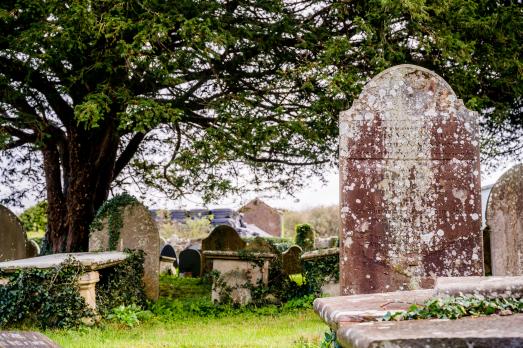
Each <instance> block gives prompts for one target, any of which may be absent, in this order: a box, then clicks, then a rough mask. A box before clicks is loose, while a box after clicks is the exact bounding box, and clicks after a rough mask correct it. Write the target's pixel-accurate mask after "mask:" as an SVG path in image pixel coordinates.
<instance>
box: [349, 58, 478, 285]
mask: <svg viewBox="0 0 523 348" xmlns="http://www.w3.org/2000/svg"><path fill="white" fill-rule="evenodd" d="M478 127H479V126H478V118H477V114H476V113H475V112H472V111H469V110H468V109H466V108H465V106H464V105H463V102H462V101H461V100H459V99H458V98H457V97H456V95H455V94H454V92H453V91H452V88H451V87H450V86H449V85H448V84H447V83H446V82H445V81H444V80H443V79H442V78H441V77H440V76H438V75H436V74H435V73H433V72H431V71H429V70H427V69H424V68H421V67H417V66H412V65H399V66H396V67H393V68H390V69H388V70H386V71H384V72H382V73H380V74H379V75H377V76H376V77H375V78H373V79H372V80H371V81H370V82H369V83H368V84H367V85H366V86H365V87H364V89H363V91H362V93H361V94H360V97H359V98H358V100H356V101H355V102H354V104H353V105H352V107H351V108H350V110H348V111H345V112H342V113H341V115H340V200H341V202H340V210H341V220H342V230H341V235H340V246H341V248H340V249H341V250H340V281H341V289H342V294H360V293H374V292H387V291H395V290H409V289H410V290H413V289H419V288H427V287H431V286H432V285H433V283H434V278H435V277H436V276H447V277H448V276H472V275H482V274H483V250H482V240H481V234H480V225H481V202H480V199H481V197H480V175H479V141H478Z"/></svg>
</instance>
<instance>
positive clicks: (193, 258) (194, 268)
mask: <svg viewBox="0 0 523 348" xmlns="http://www.w3.org/2000/svg"><path fill="white" fill-rule="evenodd" d="M178 266H179V270H180V274H184V275H190V276H192V277H199V276H201V274H202V255H201V253H200V251H199V250H197V249H195V248H191V247H189V248H187V249H185V250H183V251H182V252H180V257H179V264H178Z"/></svg>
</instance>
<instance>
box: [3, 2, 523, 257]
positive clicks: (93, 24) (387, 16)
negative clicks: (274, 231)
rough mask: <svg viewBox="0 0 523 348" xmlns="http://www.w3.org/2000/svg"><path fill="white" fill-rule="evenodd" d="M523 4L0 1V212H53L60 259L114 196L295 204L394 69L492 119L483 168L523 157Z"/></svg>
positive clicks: (80, 244) (79, 244) (78, 244)
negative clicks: (253, 191) (418, 68)
mask: <svg viewBox="0 0 523 348" xmlns="http://www.w3.org/2000/svg"><path fill="white" fill-rule="evenodd" d="M520 5H521V4H520V2H518V1H488V0H480V1H472V0H445V1H423V0H402V1H392V0H370V1H363V0H361V1H349V2H347V1H343V2H341V1H335V0H327V1H316V0H299V1H298V0H296V1H295V0H289V1H282V0H264V1H254V0H250V1H249V0H221V1H217V0H199V1H192V0H180V1H158V0H143V1H133V0H128V1H120V0H118V1H116V0H103V1H89V0H71V1H69V0H66V1H64V0H60V1H58V0H46V1H37V0H5V1H2V3H1V4H0V30H2V33H3V35H2V36H1V37H0V147H1V148H2V149H3V151H2V165H1V170H2V173H1V174H2V175H1V176H0V179H1V180H2V183H3V184H4V186H5V187H7V188H10V194H9V196H6V197H3V198H4V199H3V201H6V200H9V199H11V202H19V199H20V198H21V197H23V196H24V195H26V194H27V193H31V192H37V193H39V194H41V195H42V196H44V195H45V196H47V200H48V203H49V234H48V239H49V240H50V241H51V244H52V245H53V249H54V250H55V251H57V250H60V249H67V250H72V249H75V248H78V249H82V248H85V246H86V241H87V226H88V224H89V223H90V222H91V220H92V218H93V216H94V214H95V212H96V210H97V209H98V208H99V207H100V206H101V204H102V203H103V201H104V200H105V199H106V198H107V196H108V195H109V193H110V190H111V189H113V188H116V187H125V186H129V185H131V186H134V187H138V188H140V189H141V190H142V192H145V191H146V190H149V191H147V192H148V193H151V192H160V193H162V194H164V195H166V196H168V197H170V198H177V197H180V196H182V195H185V194H188V193H199V194H201V195H203V197H204V198H205V199H207V200H211V199H214V198H218V197H220V196H221V195H222V194H225V193H227V192H239V191H242V190H245V189H250V188H251V187H253V186H254V187H257V188H259V189H267V188H272V189H277V190H280V191H281V190H287V191H292V190H293V189H294V188H296V187H299V186H300V185H303V184H304V183H305V182H306V179H307V177H308V176H310V175H312V174H319V175H321V174H322V173H323V172H324V168H325V166H329V165H330V166H335V165H336V163H337V115H338V112H339V111H340V110H342V109H344V108H346V107H348V105H350V103H351V102H352V100H353V99H354V98H355V97H357V95H358V93H359V91H360V90H361V88H362V86H363V84H364V83H365V82H366V81H368V79H369V78H371V77H372V76H374V75H375V74H376V73H378V72H380V71H382V70H383V69H385V68H387V67H390V66H392V65H395V64H399V63H414V64H419V65H422V66H424V67H427V68H429V69H433V70H435V71H436V72H437V73H439V74H440V75H442V76H443V77H444V78H445V79H446V80H447V81H449V83H450V84H451V85H452V86H453V87H454V89H455V91H456V92H457V94H458V95H459V96H460V97H461V98H463V99H464V101H465V102H466V104H467V105H468V106H469V107H471V108H474V109H477V110H480V111H481V112H482V113H483V115H484V130H485V135H486V137H485V139H486V142H485V147H484V148H485V149H487V150H488V153H490V154H492V153H498V154H500V153H504V152H506V151H508V153H512V154H518V153H519V152H518V151H520V150H521V146H522V145H521V142H517V143H514V140H515V139H517V137H518V136H519V135H520V134H521V131H522V129H523V121H522V119H521V94H522V93H521V92H522V88H523V87H522V85H523V84H522V83H521V82H522V71H523V69H522V60H521V48H520V46H521V42H522V22H523V16H522V9H521V6H520ZM42 173H43V175H42ZM21 177H23V178H24V179H25V181H21V180H20V178H21ZM151 190H152V191H151Z"/></svg>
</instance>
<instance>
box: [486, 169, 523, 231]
mask: <svg viewBox="0 0 523 348" xmlns="http://www.w3.org/2000/svg"><path fill="white" fill-rule="evenodd" d="M518 203H519V204H520V208H521V209H523V163H522V164H517V165H515V166H513V167H512V168H510V169H509V170H507V171H506V172H505V173H503V175H502V176H501V177H500V178H499V179H498V181H496V183H495V184H494V186H493V187H492V190H491V191H490V195H489V198H488V201H487V216H486V218H487V224H489V222H490V221H492V220H494V214H495V213H496V209H510V208H516V206H517V205H518ZM521 212H523V210H522V211H521ZM514 214H517V213H516V212H514ZM522 232H523V231H522Z"/></svg>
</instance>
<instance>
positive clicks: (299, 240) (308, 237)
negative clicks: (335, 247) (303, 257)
mask: <svg viewBox="0 0 523 348" xmlns="http://www.w3.org/2000/svg"><path fill="white" fill-rule="evenodd" d="M295 241H296V244H297V245H299V246H300V247H301V248H302V249H303V251H310V250H312V249H314V230H313V228H312V226H311V225H309V224H299V225H296V239H295Z"/></svg>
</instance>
